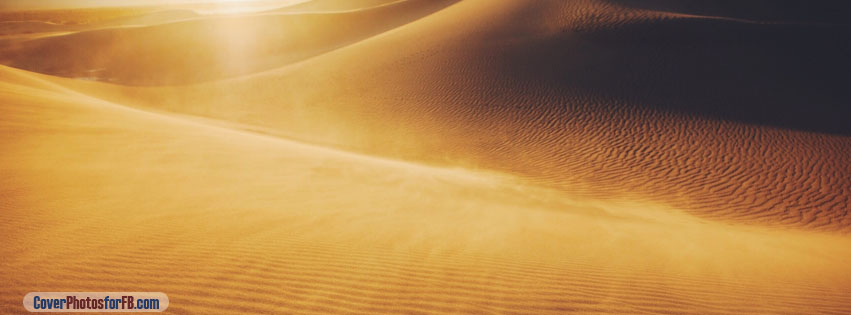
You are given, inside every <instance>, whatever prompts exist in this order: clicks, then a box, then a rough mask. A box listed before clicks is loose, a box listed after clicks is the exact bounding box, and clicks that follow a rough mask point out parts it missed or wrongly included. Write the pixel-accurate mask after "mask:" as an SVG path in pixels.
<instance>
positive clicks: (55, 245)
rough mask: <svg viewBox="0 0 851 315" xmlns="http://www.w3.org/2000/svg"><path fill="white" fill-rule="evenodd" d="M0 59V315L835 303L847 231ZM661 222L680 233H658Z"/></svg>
mask: <svg viewBox="0 0 851 315" xmlns="http://www.w3.org/2000/svg"><path fill="white" fill-rule="evenodd" d="M52 81H53V80H48V79H46V78H45V77H44V76H41V75H36V74H32V73H27V72H24V71H21V70H15V69H10V68H7V67H0V152H2V154H0V238H2V239H3V241H4V246H2V247H0V278H2V279H3V282H4V283H3V286H2V288H0V312H1V313H4V314H12V313H21V312H23V311H24V310H23V308H21V296H23V295H25V294H26V293H27V292H30V291H162V292H166V293H167V294H168V295H169V299H170V306H169V310H168V312H169V313H178V314H180V313H216V314H222V313H317V314H319V313H323V314H327V313H352V314H375V313H410V314H441V313H526V314H561V313H567V312H577V313H633V314H637V313H677V314H741V313H749V314H757V313H765V314H769V313H774V314H776V313H801V312H807V313H823V314H840V313H842V312H844V311H847V310H848V309H849V308H851V290H849V287H850V286H851V278H849V276H848V275H849V273H848V265H847V262H846V258H847V257H849V256H851V246H849V245H851V244H849V239H848V238H847V237H844V236H838V235H830V234H826V233H816V232H811V231H777V230H772V229H767V228H761V227H747V228H743V227H730V226H727V225H725V224H719V223H717V222H711V221H704V220H701V219H697V218H695V217H692V216H688V215H684V214H683V213H681V212H679V211H676V210H673V209H669V208H667V207H664V206H654V205H652V204H638V203H626V204H617V203H611V204H610V203H599V202H592V201H586V200H583V199H575V198H572V197H571V198H568V197H567V195H565V194H563V193H562V192H560V191H555V190H551V189H546V188H542V187H535V186H533V185H528V183H525V181H523V180H517V179H515V178H514V177H511V176H506V175H500V174H496V173H491V172H473V171H469V170H464V169H458V168H454V169H445V168H436V167H427V166H422V165H416V164H411V163H406V162H399V161H393V160H385V159H378V158H374V157H369V156H363V155H356V154H351V153H345V152H341V151H335V150H329V149H326V148H321V147H316V146H310V145H304V144H299V143H296V142H292V141H286V140H281V139H278V138H274V137H267V136H261V135H256V134H251V133H246V132H240V131H234V130H231V129H226V128H221V127H216V126H213V125H210V124H208V123H207V122H199V121H197V120H189V119H185V118H179V117H177V116H173V115H164V114H153V113H150V112H145V111H140V110H136V109H131V108H127V107H123V106H120V105H116V104H113V103H107V102H104V101H101V100H98V99H94V98H91V97H88V96H85V95H82V94H79V93H76V92H73V91H70V90H67V89H66V88H65V87H62V86H60V85H56V84H55V83H53V82H52ZM671 235H676V236H677V237H671Z"/></svg>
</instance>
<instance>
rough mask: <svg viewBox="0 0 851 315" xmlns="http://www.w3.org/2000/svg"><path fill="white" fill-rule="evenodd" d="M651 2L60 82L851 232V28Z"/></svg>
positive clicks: (717, 214) (368, 147)
mask: <svg viewBox="0 0 851 315" xmlns="http://www.w3.org/2000/svg"><path fill="white" fill-rule="evenodd" d="M647 3H650V2H639V1H592V0H586V1H508V0H502V1H497V0H493V1H483V0H482V1H479V0H468V1H462V2H460V3H457V4H454V5H451V6H449V7H447V8H445V9H443V10H440V11H438V12H437V13H434V14H432V15H429V16H427V17H425V18H422V19H420V20H417V21H415V22H413V23H410V24H407V25H404V26H401V27H398V28H396V29H394V30H392V31H389V32H386V33H383V34H381V35H379V36H374V37H370V38H367V39H365V40H362V41H360V42H358V43H356V44H352V45H349V46H346V47H345V48H342V49H338V50H335V51H332V52H329V53H325V54H321V55H317V56H316V57H314V58H311V59H308V60H305V61H303V62H300V63H296V64H292V65H290V66H288V67H284V68H278V69H274V70H270V71H266V72H262V73H257V74H254V75H251V76H244V77H240V78H235V79H231V80H225V81H220V82H211V83H206V84H198V85H192V86H179V87H156V88H127V87H121V86H111V85H103V84H98V83H83V82H65V81H63V82H64V83H63V84H69V85H72V86H74V88H75V89H78V90H80V91H83V92H85V93H89V94H91V95H97V96H98V97H102V98H105V99H110V100H113V101H116V102H119V103H122V104H132V105H136V106H144V107H147V108H156V109H161V110H167V111H173V112H179V113H186V114H192V115H200V116H206V117H213V118H217V119H220V120H224V121H231V122H238V123H241V124H244V126H243V127H244V128H249V129H252V130H255V131H261V132H265V133H270V134H274V135H278V136H284V137H288V138H294V139H298V140H301V141H307V142H311V143H319V144H323V145H331V146H335V147H338V148H345V149H348V150H354V151H359V152H364V153H369V154H376V155H381V156H390V157H398V158H404V159H410V160H416V161H425V162H428V163H433V164H439V165H456V166H459V165H460V166H464V167H472V168H483V169H492V170H498V171H502V172H507V173H512V174H516V175H519V176H520V177H523V178H525V179H527V180H529V181H530V182H534V183H536V184H540V185H546V186H548V187H552V188H555V189H559V190H562V191H566V192H570V193H572V194H577V195H582V196H587V197H595V198H601V199H609V200H634V201H645V202H653V203H663V204H667V205H670V206H672V207H674V208H677V209H682V210H685V211H687V212H689V213H692V214H696V215H698V216H700V217H703V218H712V219H717V220H721V221H724V222H730V223H747V224H759V225H770V226H791V227H796V228H804V229H817V230H830V231H842V232H847V231H848V230H849V229H851V224H849V223H851V216H849V215H848V210H849V209H851V168H849V167H848V162H849V160H848V159H849V156H851V139H849V137H848V134H849V133H851V129H848V126H849V125H848V124H847V121H845V120H847V119H846V117H850V116H851V112H850V111H851V108H849V106H848V100H849V99H851V95H848V93H849V91H851V90H849V89H847V88H844V87H842V86H841V84H843V83H844V82H845V81H846V80H844V79H842V78H843V77H844V76H845V75H846V74H847V73H848V71H845V69H848V68H849V67H848V66H849V64H850V63H849V61H848V58H847V55H848V54H847V53H846V52H849V50H848V43H851V41H842V40H840V39H842V38H847V37H848V34H851V33H849V29H848V27H846V26H843V25H839V24H836V25H834V24H830V25H816V24H808V23H807V21H808V20H807V19H803V18H802V19H793V18H790V17H789V16H788V15H789V14H792V13H789V12H786V13H784V14H785V15H784V14H778V15H776V16H769V17H754V16H751V15H749V14H746V12H745V13H742V12H738V11H737V12H733V13H735V14H730V16H729V17H719V16H709V15H699V14H700V13H712V14H720V13H723V10H722V9H723V8H725V6H721V7H720V8H721V9H718V8H714V9H713V10H714V11H713V10H708V9H705V8H704V9H705V10H704V9H701V8H699V6H698V7H697V8H694V7H692V8H685V9H683V8H677V7H663V6H662V5H663V4H665V3H667V2H664V1H658V2H653V3H651V4H654V5H653V6H650V5H647ZM660 3H661V4H660ZM819 3H820V2H818V1H816V2H812V3H811V5H812V6H817V5H819ZM637 4H645V5H644V6H637ZM693 6H695V5H693ZM731 6H732V5H728V6H726V7H731ZM710 7H711V6H710ZM707 10H708V11H707ZM719 10H720V11H719ZM811 11H813V10H811ZM805 12H810V11H805ZM815 12H818V10H815ZM128 35H129V34H128ZM258 36H259V38H260V39H262V38H267V37H266V36H267V35H265V34H260V35H258ZM127 40H128V41H133V40H136V39H133V38H132V37H127ZM252 62H253V61H252ZM802 62H804V63H802ZM146 69H147V68H146ZM158 69H159V68H153V69H152V70H146V71H149V72H150V73H158V72H159V71H160V70H158Z"/></svg>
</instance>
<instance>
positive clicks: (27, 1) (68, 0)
mask: <svg viewBox="0 0 851 315" xmlns="http://www.w3.org/2000/svg"><path fill="white" fill-rule="evenodd" d="M199 2H200V3H204V2H210V3H216V2H218V3H235V2H264V3H268V2H280V3H282V4H286V3H288V2H294V1H293V0H261V1H253V0H0V8H5V9H9V8H15V9H16V8H45V7H57V8H73V7H99V6H144V5H163V4H180V3H199ZM297 2H298V1H297Z"/></svg>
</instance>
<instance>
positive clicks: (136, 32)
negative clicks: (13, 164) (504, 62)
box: [0, 0, 454, 85]
mask: <svg viewBox="0 0 851 315" xmlns="http://www.w3.org/2000/svg"><path fill="white" fill-rule="evenodd" d="M452 2H454V1H453V0H441V1H423V0H419V1H401V2H398V3H395V4H392V5H386V6H380V7H376V8H371V9H370V8H367V9H364V10H355V11H346V12H342V13H326V14H318V13H317V14H283V13H280V14H272V13H266V14H243V15H235V16H212V17H208V18H197V19H190V20H186V21H180V22H174V23H166V24H154V25H149V26H145V27H105V28H99V29H96V30H91V31H85V32H76V33H73V34H67V35H63V36H52V37H48V38H39V39H20V40H15V41H7V42H4V43H3V44H4V45H3V46H1V47H0V63H3V64H6V65H10V66H13V67H17V68H21V69H27V70H32V71H36V72H41V73H47V74H51V75H58V76H64V77H72V78H84V79H91V80H100V81H108V82H115V83H122V84H131V85H160V84H176V83H190V82H199V81H209V80H214V79H221V78H227V77H232V76H235V75H240V74H247V73H252V72H257V71H262V70H267V69H270V68H276V67H280V66H284V65H286V64H289V63H292V62H295V61H299V60H303V59H306V58H309V57H312V56H315V55H317V54H320V53H324V52H327V51H330V50H333V49H336V48H339V47H342V46H345V45H347V44H349V43H352V42H355V41H357V40H360V39H363V38H366V37H369V36H373V35H375V34H378V33H381V32H383V31H387V30H389V29H392V28H394V27H397V26H399V25H402V24H405V23H408V22H411V21H413V20H416V19H418V18H420V17H422V16H425V15H427V14H429V13H431V12H433V11H435V10H437V9H440V8H442V7H444V6H446V5H448V4H450V3H452ZM166 13H168V14H176V13H174V12H166ZM178 13H180V12H178ZM168 14H166V16H151V15H147V16H144V17H143V18H134V19H129V20H127V21H125V24H129V25H130V26H136V25H138V24H140V23H143V22H147V23H152V22H151V21H150V20H151V19H154V20H162V19H168V18H173V17H171V16H170V15H168ZM145 20H147V21H145ZM119 22H120V21H119ZM143 25H147V24H143ZM122 26H126V25H122ZM246 34H251V35H250V36H247V35H246Z"/></svg>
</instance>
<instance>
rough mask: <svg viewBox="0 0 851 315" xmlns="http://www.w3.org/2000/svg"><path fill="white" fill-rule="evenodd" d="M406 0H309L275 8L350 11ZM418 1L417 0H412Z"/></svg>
mask: <svg viewBox="0 0 851 315" xmlns="http://www.w3.org/2000/svg"><path fill="white" fill-rule="evenodd" d="M403 1H408V0H401V1H400V0H350V1H341V0H311V1H307V2H304V3H299V4H295V5H290V6H286V7H284V8H280V9H277V10H275V11H278V12H288V13H294V12H328V11H351V10H363V9H369V8H375V7H379V6H383V5H390V4H394V3H397V2H403ZM414 1H419V0H414Z"/></svg>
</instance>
